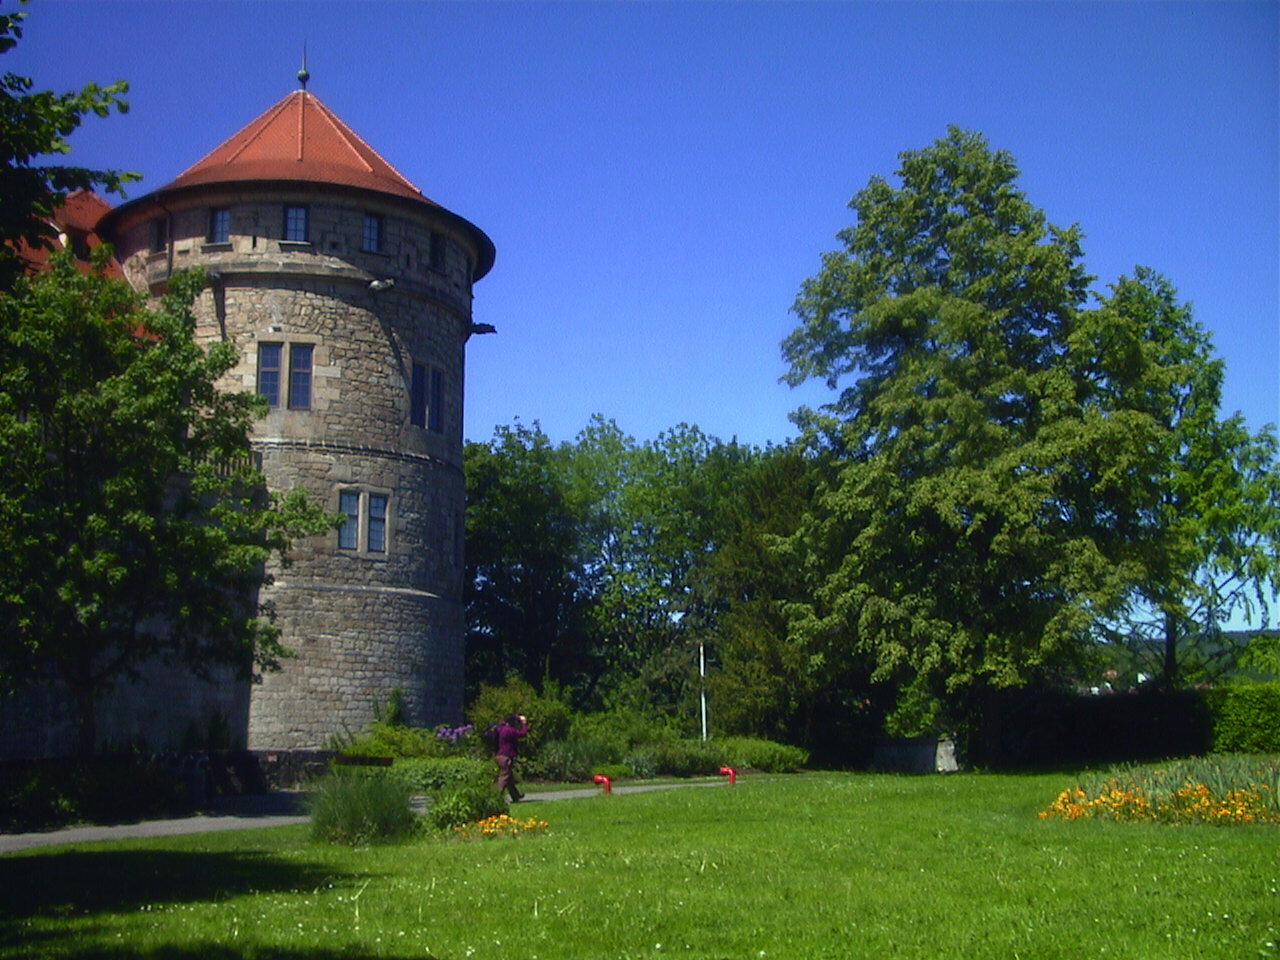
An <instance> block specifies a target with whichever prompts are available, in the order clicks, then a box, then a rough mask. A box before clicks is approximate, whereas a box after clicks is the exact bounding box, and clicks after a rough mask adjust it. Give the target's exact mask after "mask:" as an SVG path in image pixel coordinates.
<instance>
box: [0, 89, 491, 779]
mask: <svg viewBox="0 0 1280 960" xmlns="http://www.w3.org/2000/svg"><path fill="white" fill-rule="evenodd" d="M97 232H98V233H99V234H100V235H101V236H102V237H104V238H105V239H108V240H110V241H111V242H112V243H113V244H114V245H115V248H116V255H117V259H118V261H119V264H120V266H121V268H122V270H123V272H124V275H125V277H126V278H127V279H128V280H129V282H130V283H132V284H133V285H134V286H135V287H136V288H138V289H140V290H145V291H149V292H150V293H152V294H156V295H158V294H161V293H163V292H164V291H165V289H166V286H167V282H168V279H169V277H170V276H171V275H172V273H173V272H174V271H176V270H180V269H184V268H187V267H197V266H198V267H202V268H203V269H204V270H205V271H207V273H208V275H209V278H210V284H209V287H208V289H206V291H205V292H204V294H203V295H202V297H201V299H200V300H199V301H198V303H197V316H198V318H199V328H198V335H199V336H200V337H202V338H207V339H213V338H227V339H229V340H230V341H231V342H233V343H234V344H235V345H236V347H237V348H238V350H239V353H240V363H239V365H238V366H237V367H236V368H235V369H234V370H233V371H232V372H231V374H230V375H229V379H228V382H227V383H226V384H225V386H226V388H227V389H230V390H252V391H255V392H257V393H259V394H261V395H263V396H264V397H266V399H267V401H268V404H269V405H270V413H269V414H268V415H267V417H266V418H265V419H263V420H261V421H260V422H259V423H258V424H257V427H256V430H255V433H254V437H253V445H254V449H255V450H256V452H257V454H258V455H259V456H260V457H261V462H262V468H263V470H264V472H265V474H266V476H267V478H268V481H269V483H270V484H271V485H272V487H273V488H274V489H278V490H287V489H291V488H293V487H297V486H301V487H303V488H305V489H306V490H307V492H308V493H309V494H310V495H311V496H312V498H313V499H316V500H318V501H319V502H320V503H322V504H324V506H325V507H326V508H328V509H329V510H333V511H338V512H340V513H343V514H345V515H346V517H347V519H346V522H345V524H344V525H343V526H342V528H341V529H340V530H338V531H336V532H333V533H331V534H329V535H327V536H322V537H315V538H311V539H310V540H307V541H303V542H300V543H298V544H296V545H295V548H294V549H293V551H291V557H292V559H293V563H292V565H291V566H289V567H288V568H286V569H284V570H278V571H275V577H276V579H275V583H274V584H273V585H272V586H271V587H270V588H268V593H267V595H266V596H264V597H263V599H265V600H268V601H269V602H270V603H271V604H272V605H273V606H274V609H275V612H276V617H277V623H278V625H279V626H281V628H282V630H283V636H282V640H283V642H284V643H285V645H286V646H288V647H290V648H292V650H293V651H294V653H295V654H296V656H295V657H294V658H291V659H288V660H285V661H283V669H282V670H281V671H280V672H278V673H269V674H267V675H266V676H264V678H263V680H262V682H261V683H260V684H254V685H252V686H249V685H246V684H241V683H235V682H233V681H230V680H224V681H222V682H220V683H214V684H208V683H205V682H203V681H200V680H197V679H195V678H193V677H187V676H185V675H178V676H175V675H173V674H172V673H170V672H168V671H164V670H159V669H157V670H156V671H153V672H152V675H151V677H150V678H149V680H148V681H144V682H143V683H141V684H122V685H121V686H120V687H119V688H118V690H117V691H116V692H115V693H114V694H113V695H112V696H111V697H110V698H108V700H107V702H105V703H104V704H103V706H102V710H101V715H100V725H101V727H102V735H103V738H104V740H113V739H114V740H115V741H117V742H118V741H124V740H134V741H142V742H145V743H147V744H148V745H149V746H151V747H152V748H153V749H158V748H164V747H169V746H175V745H176V742H177V740H178V739H179V738H180V737H181V736H182V735H183V731H190V730H192V729H206V728H211V727H221V728H222V729H224V730H227V731H229V734H230V739H231V740H232V742H235V743H236V744H237V745H247V746H248V747H249V748H251V749H262V750H274V749H295V748H316V747H324V746H325V745H327V744H328V743H329V742H330V741H331V738H333V737H334V736H335V735H338V736H341V735H342V734H343V733H344V732H347V731H350V732H355V731H358V730H359V729H360V728H362V727H363V726H364V725H365V724H366V723H367V722H368V721H369V720H371V719H372V718H373V716H374V713H375V710H376V709H377V707H378V706H379V705H381V704H382V703H384V702H385V701H386V699H387V697H388V696H389V695H390V694H391V692H392V691H393V690H399V691H401V692H402V695H403V698H404V704H405V706H406V707H407V709H408V713H409V716H410V718H411V720H412V721H413V722H415V723H417V724H420V725H430V724H434V723H439V722H446V721H453V720H456V719H457V718H459V717H460V716H461V712H462V707H463V704H462V690H463V654H464V651H463V638H464V635H465V629H464V622H463V607H462V576H463V542H462V540H463V510H464V487H463V474H462V403H463V373H464V357H465V348H466V344H467V341H468V339H469V338H470V337H471V336H472V335H473V334H475V333H477V332H482V331H484V330H487V329H491V328H487V327H477V326H476V325H475V324H474V323H473V321H472V311H471V304H472V285H473V284H474V283H475V282H476V281H477V280H479V279H480V278H481V277H483V276H484V275H485V274H486V273H487V272H488V271H489V270H490V268H491V267H492V266H493V261H494V247H493V243H492V242H491V241H490V240H489V238H488V237H487V236H486V235H485V234H484V233H483V232H482V231H481V230H480V229H479V228H477V227H476V226H474V225H473V224H471V223H469V222H468V221H467V220H465V219H463V218H462V217H460V216H458V215H456V214H454V213H451V212H450V211H449V210H446V209H445V208H444V207H442V206H440V205H438V204H436V203H434V202H432V201H431V200H429V199H427V198H426V197H425V196H424V195H423V194H422V192H421V191H420V190H419V189H418V188H417V187H416V186H414V185H413V184H412V183H410V182H409V181H408V180H407V179H406V178H405V177H404V176H402V175H401V174H400V173H399V172H397V171H396V170H395V168H394V167H392V166H391V165H390V164H389V163H388V162H387V161H386V160H384V159H383V158H382V157H381V156H380V155H379V154H378V153H377V152H376V151H375V150H374V149H373V148H372V147H370V146H369V145H368V144H367V143H365V141H364V140H362V139H361V138H360V137H359V136H358V135H357V134H355V133H354V132H353V131H352V130H351V128H349V127H348V126H347V125H346V124H345V123H343V122H342V120H340V119H339V118H338V117H337V116H336V115H334V113H333V112H332V111H331V110H329V109H328V108H327V107H326V106H325V105H324V104H323V103H321V102H320V101H319V100H318V99H317V98H316V97H315V96H314V95H313V94H311V93H309V92H307V91H306V90H305V89H302V90H297V91H295V92H293V93H290V94H289V95H288V96H286V97H285V98H284V99H282V100H281V101H279V102H278V103H276V104H275V105H274V106H272V107H271V108H270V109H269V110H267V111H266V112H265V113H263V114H262V115H261V116H260V117H258V118H257V119H256V120H254V121H253V122H252V123H250V124H249V125H248V126H246V127H245V128H244V129H242V130H241V131H239V132H238V133H236V134H235V135H234V136H232V137H231V138H230V139H228V140H227V141H225V142H224V143H222V144H220V145H219V146H218V147H217V148H215V149H214V150H213V151H212V152H210V153H209V154H208V155H207V156H205V157H204V158H203V159H201V160H200V161H198V162H197V163H196V164H194V165H193V166H192V167H190V168H189V169H187V170H186V171H185V172H183V173H182V174H181V175H180V176H178V178H177V179H175V180H174V181H173V182H172V183H170V184H168V185H166V186H164V187H162V188H160V189H159V190H156V191H154V192H152V193H148V194H146V195H145V196H141V197H138V198H137V199H134V200H130V201H129V202H127V203H124V204H122V205H121V206H119V207H116V208H114V209H112V210H110V211H109V212H108V213H107V214H106V215H105V216H104V217H103V218H102V219H101V220H100V221H99V223H98V225H97ZM46 706H47V709H48V710H53V709H54V707H53V706H52V701H50V704H48V705H46ZM36 712H37V713H39V712H40V711H36ZM32 716H34V714H33V715H32ZM69 723H70V718H69V717H67V718H62V720H61V721H58V720H57V719H56V718H54V717H53V715H52V714H50V715H49V717H48V718H47V719H46V720H45V721H44V723H43V727H42V734H41V737H42V738H43V739H45V740H46V741H47V740H49V738H52V740H53V741H54V742H45V743H44V744H43V746H42V747H34V746H33V745H32V744H31V743H30V742H28V743H27V744H26V747H25V748H24V749H23V750H22V752H24V753H30V752H37V753H44V754H50V753H60V752H66V751H65V750H63V749H61V748H60V747H59V743H58V741H61V740H62V739H63V736H64V731H63V730H62V727H63V726H67V731H65V735H70V732H69ZM14 732H15V725H14V723H13V722H12V718H10V722H8V723H7V724H5V729H4V730H3V731H2V732H0V756H3V755H10V756H12V755H15V748H14V745H13V744H12V743H8V742H5V741H9V740H11V739H12V735H13V733H14ZM28 733H30V731H28ZM72 742H74V741H73V740H72Z"/></svg>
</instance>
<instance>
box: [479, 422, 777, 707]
mask: <svg viewBox="0 0 1280 960" xmlns="http://www.w3.org/2000/svg"><path fill="white" fill-rule="evenodd" d="M754 456H755V452H754V451H752V450H751V449H749V448H745V447H740V446H739V445H737V444H736V443H728V444H725V443H721V442H720V441H718V440H714V439H712V438H709V437H707V436H705V435H704V434H702V433H701V431H699V430H698V429H697V428H696V427H690V426H685V425H681V426H679V427H676V428H675V429H673V430H670V431H667V432H665V433H663V434H662V435H661V436H659V437H658V438H657V439H656V440H654V441H651V442H649V443H645V444H638V443H637V442H636V441H635V440H634V439H633V438H631V437H629V436H627V435H625V434H624V433H623V432H622V431H621V430H620V429H619V428H618V426H617V424H615V423H613V422H611V421H606V420H604V419H603V418H600V417H595V418H593V419H592V421H591V423H590V424H589V425H588V426H587V427H586V428H585V429H584V430H583V431H582V432H581V433H580V434H579V435H578V437H577V438H575V440H574V441H573V442H572V443H562V444H560V445H558V446H553V445H552V444H551V443H550V441H549V440H548V439H547V438H546V436H545V435H544V434H543V433H542V432H541V430H540V429H539V428H538V427H537V426H536V425H535V426H534V428H532V429H529V428H525V427H523V426H520V425H518V424H517V425H516V426H514V427H510V428H499V429H498V430H497V431H495V434H494V438H493V440H492V441H491V442H490V443H488V444H468V445H467V448H466V450H465V466H466V470H467V485H468V497H469V499H468V515H467V534H468V570H467V583H466V591H467V593H466V597H467V608H468V620H469V623H470V631H471V632H470V636H469V640H468V650H469V665H468V669H469V678H468V682H469V684H473V685H474V684H478V683H485V684H488V685H490V686H493V685H497V684H499V683H501V682H502V681H503V680H504V679H505V677H506V676H507V675H508V674H510V673H516V674H518V675H519V676H521V677H523V678H524V679H525V680H526V681H528V682H530V683H546V682H548V681H549V682H551V683H554V684H557V685H559V686H560V687H561V688H563V689H564V690H566V691H567V695H568V696H570V697H572V698H573V699H574V701H575V702H576V703H578V704H580V705H582V706H591V707H596V706H599V705H601V704H602V703H605V702H606V701H607V702H608V703H610V704H612V705H619V706H626V707H629V708H631V709H644V710H647V711H652V712H678V713H681V714H682V715H686V716H687V715H689V709H688V708H689V707H690V706H691V705H692V703H693V702H694V698H695V697H696V686H695V671H696V656H695V652H696V646H695V644H696V642H697V640H698V639H699V638H701V637H703V636H704V635H706V634H707V632H708V631H709V630H710V628H711V626H712V625H713V624H714V622H715V618H716V615H717V613H718V611H719V610H720V609H721V608H722V607H723V605H724V604H723V598H722V597H721V596H720V595H719V594H718V593H716V592H715V590H714V588H713V587H712V582H711V581H710V580H707V581H705V584H706V585H705V586H702V585H700V584H701V583H702V578H701V576H700V574H699V573H698V568H699V567H700V565H701V564H702V563H703V562H704V561H705V558H706V557H707V556H708V554H709V553H710V552H711V551H713V550H714V548H715V546H716V545H717V543H718V542H719V540H720V539H721V537H722V530H723V528H724V512H725V509H726V507H727V505H728V504H729V503H730V502H731V495H732V492H733V490H734V486H735V483H736V478H737V477H738V475H739V474H740V473H741V472H742V470H744V469H745V468H746V465H747V464H749V463H750V461H751V460H752V458H753V457H754Z"/></svg>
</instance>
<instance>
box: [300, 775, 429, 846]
mask: <svg viewBox="0 0 1280 960" xmlns="http://www.w3.org/2000/svg"><path fill="white" fill-rule="evenodd" d="M308 808H309V812H310V814H311V833H312V836H313V837H315V838H316V839H318V840H327V841H329V842H331V843H343V844H347V845H349V846H357V845H359V844H366V843H384V842H387V841H390V840H396V839H399V838H401V837H405V836H407V835H409V834H410V833H412V832H413V831H414V830H415V829H416V828H417V825H418V818H417V816H416V815H415V814H414V812H413V810H412V809H411V808H410V806H409V789H408V787H407V786H406V785H405V783H404V781H403V780H402V779H401V778H399V777H396V776H393V775H391V774H389V773H388V772H387V771H386V770H370V769H367V768H356V769H341V768H339V769H334V770H332V771H331V772H330V773H328V774H327V775H325V776H324V777H323V778H322V779H321V780H320V781H319V782H318V783H316V784H315V785H314V787H313V788H312V791H311V796H310V799H309V801H308Z"/></svg>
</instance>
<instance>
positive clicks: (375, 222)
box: [360, 213, 382, 253]
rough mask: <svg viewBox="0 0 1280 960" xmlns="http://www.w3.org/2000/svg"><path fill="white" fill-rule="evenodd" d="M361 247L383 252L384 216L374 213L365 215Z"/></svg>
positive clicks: (371, 251)
mask: <svg viewBox="0 0 1280 960" xmlns="http://www.w3.org/2000/svg"><path fill="white" fill-rule="evenodd" d="M360 249H361V250H364V251H366V252H368V253H381V252H382V218H381V217H379V216H376V215H375V214H372V213H366V214H365V215H364V227H363V228H362V230H361V233H360Z"/></svg>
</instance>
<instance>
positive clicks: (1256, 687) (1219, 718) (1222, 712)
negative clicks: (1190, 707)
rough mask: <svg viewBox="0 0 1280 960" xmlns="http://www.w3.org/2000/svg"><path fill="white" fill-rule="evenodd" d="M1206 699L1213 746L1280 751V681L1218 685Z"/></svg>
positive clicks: (1242, 750)
mask: <svg viewBox="0 0 1280 960" xmlns="http://www.w3.org/2000/svg"><path fill="white" fill-rule="evenodd" d="M1206 700H1207V702H1208V705H1209V711H1210V713H1211V714H1212V717H1213V749H1214V750H1216V751H1219V752H1223V753H1230V752H1235V753H1280V683H1247V684H1240V685H1238V686H1231V687H1219V688H1217V689H1215V690H1210V691H1208V692H1207V694H1206Z"/></svg>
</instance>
